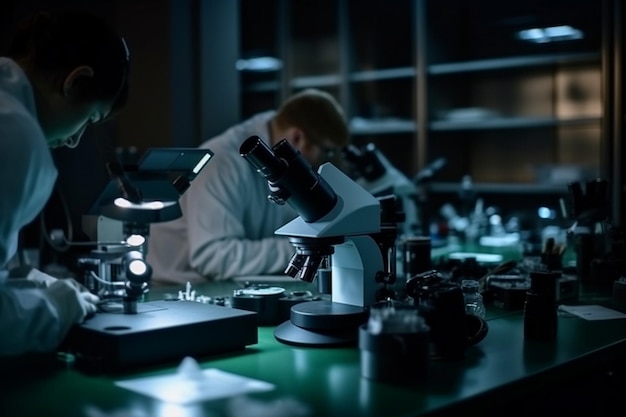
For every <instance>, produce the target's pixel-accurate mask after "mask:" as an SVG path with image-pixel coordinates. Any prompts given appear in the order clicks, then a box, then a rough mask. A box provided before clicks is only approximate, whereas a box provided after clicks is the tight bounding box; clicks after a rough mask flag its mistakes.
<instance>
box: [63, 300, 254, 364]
mask: <svg viewBox="0 0 626 417" xmlns="http://www.w3.org/2000/svg"><path fill="white" fill-rule="evenodd" d="M256 315H257V314H256V313H255V312H251V311H246V310H239V309H235V308H231V307H224V306H219V305H214V304H203V303H199V302H194V301H183V300H172V301H150V302H144V303H137V314H125V313H123V312H121V311H120V312H113V313H110V312H106V313H97V314H96V315H95V316H93V317H91V318H89V319H87V320H86V321H85V322H84V323H83V324H81V325H79V326H76V327H75V328H74V329H72V331H71V332H70V334H69V335H68V337H67V339H66V341H65V342H64V346H63V347H64V348H65V350H66V351H67V352H69V353H73V354H74V355H75V356H76V362H77V365H78V366H79V367H84V368H87V369H95V370H103V371H111V370H120V369H124V368H128V367H134V366H138V365H147V364H154V363H159V362H166V361H178V360H180V359H182V358H183V357H185V356H192V357H195V358H198V357H203V356H207V355H210V354H217V353H225V352H231V351H235V350H243V349H244V348H245V347H246V346H247V345H253V344H256V343H258V333H257V318H256Z"/></svg>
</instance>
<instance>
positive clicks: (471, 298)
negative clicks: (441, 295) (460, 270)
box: [461, 279, 487, 319]
mask: <svg viewBox="0 0 626 417" xmlns="http://www.w3.org/2000/svg"><path fill="white" fill-rule="evenodd" d="M461 290H462V291H463V299H464V301H465V312H466V313H468V314H473V315H475V316H478V317H480V318H483V319H484V318H485V316H486V314H487V312H486V309H485V303H484V301H483V296H482V294H481V293H480V283H479V282H478V281H476V280H473V279H464V280H462V281H461Z"/></svg>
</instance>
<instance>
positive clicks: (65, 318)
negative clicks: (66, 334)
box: [44, 278, 100, 330]
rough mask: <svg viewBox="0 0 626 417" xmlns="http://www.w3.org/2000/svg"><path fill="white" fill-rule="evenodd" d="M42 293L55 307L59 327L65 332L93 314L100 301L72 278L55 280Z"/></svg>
mask: <svg viewBox="0 0 626 417" xmlns="http://www.w3.org/2000/svg"><path fill="white" fill-rule="evenodd" d="M44 292H45V294H46V295H47V296H48V297H49V299H50V301H52V303H53V304H54V305H55V306H56V308H57V311H58V313H59V319H60V321H61V325H62V327H63V329H66V330H67V329H69V327H70V326H71V325H73V324H77V323H81V322H82V321H83V320H85V317H87V315H88V314H93V313H95V312H96V310H97V303H98V302H99V301H100V298H99V297H98V296H96V295H94V294H92V293H90V292H89V291H87V290H86V289H85V287H83V286H82V285H80V284H79V283H78V282H76V281H75V280H74V279H72V278H63V279H57V280H55V281H53V282H52V283H51V284H50V285H49V286H48V287H47V288H45V289H44Z"/></svg>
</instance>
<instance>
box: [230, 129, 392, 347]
mask: <svg viewBox="0 0 626 417" xmlns="http://www.w3.org/2000/svg"><path fill="white" fill-rule="evenodd" d="M240 153H241V156H243V157H244V158H246V160H247V161H248V162H249V163H250V164H251V165H252V166H253V167H254V168H256V170H257V171H258V172H259V173H260V174H261V175H262V176H263V177H264V178H265V179H267V181H268V184H269V187H270V191H271V194H270V196H269V198H270V199H271V200H272V201H274V202H275V203H277V204H284V203H289V204H290V205H291V206H292V207H293V208H294V209H295V210H296V212H297V213H298V214H299V217H297V218H295V219H294V220H292V221H291V222H289V223H287V224H286V225H284V226H282V227H281V228H279V229H278V230H276V232H275V233H276V234H279V235H285V236H288V237H289V240H290V242H291V243H292V244H293V246H294V247H295V248H296V253H295V254H294V256H293V258H292V259H291V261H290V263H289V265H288V266H287V268H286V270H285V274H287V275H289V276H291V277H293V278H299V279H301V280H304V281H308V282H311V281H313V279H314V278H315V276H316V274H317V272H318V268H319V267H320V265H321V264H322V262H323V261H329V263H330V266H331V298H330V300H328V299H323V300H319V301H308V302H303V303H299V304H296V305H294V306H292V308H291V314H290V317H291V318H290V320H289V321H286V322H284V323H283V324H281V325H279V326H278V327H277V328H276V330H275V332H274V336H275V337H276V339H277V340H279V341H281V342H283V343H287V344H293V345H300V346H320V345H323V346H329V345H333V346H338V345H352V344H354V343H356V342H357V340H358V327H359V326H360V325H361V324H363V323H365V322H366V321H367V319H368V307H370V306H371V305H373V304H374V303H375V302H376V301H377V292H378V290H379V288H380V287H381V283H385V282H386V280H387V279H388V278H389V277H388V275H389V272H388V264H389V259H388V256H387V254H386V253H385V251H384V249H382V246H381V244H380V242H379V241H378V242H377V240H376V239H375V237H379V236H380V234H381V230H382V228H381V217H383V216H382V213H381V211H382V210H381V203H380V202H379V200H378V199H377V198H376V197H374V196H373V195H372V194H371V193H369V192H368V191H366V190H365V189H364V188H363V187H362V186H360V185H359V184H357V183H355V182H354V181H353V180H351V179H350V178H349V177H348V176H347V175H345V174H344V173H343V172H341V171H340V170H339V169H338V168H337V167H335V166H334V165H332V164H331V163H325V164H323V165H322V166H321V167H320V168H319V170H318V171H317V172H315V171H314V170H313V168H312V167H311V165H310V164H309V163H308V162H307V161H306V160H305V159H304V158H303V157H302V156H301V154H300V152H298V151H297V150H296V149H295V148H294V147H292V146H291V144H290V143H289V142H287V141H286V140H282V141H280V142H279V143H277V144H276V145H274V146H273V148H272V149H270V148H269V147H268V145H267V144H266V143H265V142H264V141H263V140H262V139H260V138H259V137H258V136H251V137H249V138H248V139H246V140H245V141H244V142H243V143H242V145H241V147H240ZM391 242H392V243H391V246H393V238H392V239H391ZM329 258H330V259H329ZM391 259H393V258H391ZM386 268H387V270H386Z"/></svg>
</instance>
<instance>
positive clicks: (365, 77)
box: [348, 67, 415, 82]
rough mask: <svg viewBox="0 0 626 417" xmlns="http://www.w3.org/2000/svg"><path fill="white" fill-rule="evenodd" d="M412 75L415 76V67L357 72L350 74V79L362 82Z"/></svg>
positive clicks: (410, 76)
mask: <svg viewBox="0 0 626 417" xmlns="http://www.w3.org/2000/svg"><path fill="white" fill-rule="evenodd" d="M412 77H415V68H413V67H405V68H389V69H381V70H372V71H361V72H355V73H352V74H350V75H349V76H348V79H349V80H350V81H353V82H362V81H378V80H390V79H397V78H412Z"/></svg>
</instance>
